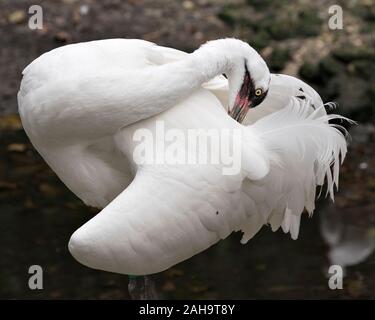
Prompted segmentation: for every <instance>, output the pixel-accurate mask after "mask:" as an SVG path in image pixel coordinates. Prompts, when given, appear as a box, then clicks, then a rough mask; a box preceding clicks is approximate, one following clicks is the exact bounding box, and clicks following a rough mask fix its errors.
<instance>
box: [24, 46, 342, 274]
mask: <svg viewBox="0 0 375 320" xmlns="http://www.w3.org/2000/svg"><path fill="white" fill-rule="evenodd" d="M222 74H225V75H226V76H227V77H228V80H226V79H225V78H224V77H223V76H222ZM23 75H24V76H23V80H22V83H21V88H20V91H19V94H18V101H19V113H20V116H21V119H22V123H23V126H24V129H25V131H26V132H27V134H28V136H29V138H30V140H31V142H32V143H33V145H34V146H35V148H36V149H37V150H38V151H39V152H40V154H41V155H42V156H43V158H44V159H45V160H46V162H47V163H48V164H49V165H50V167H51V168H52V169H53V170H54V171H55V172H56V174H57V175H58V176H59V177H60V179H61V180H62V181H63V182H64V183H65V184H66V185H67V186H68V188H69V189H70V190H72V191H73V192H74V193H75V194H76V195H77V196H78V197H79V198H80V199H82V200H83V201H84V202H85V203H86V204H88V205H91V206H95V207H98V208H104V209H103V210H102V211H101V212H100V213H99V214H98V215H96V216H95V217H93V218H92V219H91V220H90V221H88V222H87V223H86V224H84V225H83V226H82V227H81V228H79V229H78V230H77V231H76V232H75V233H74V234H73V235H72V237H71V239H70V242H69V250H70V252H71V253H72V255H73V256H74V257H75V258H76V259H77V260H78V261H79V262H81V263H83V264H85V265H87V266H89V267H91V268H95V269H101V270H105V271H110V272H117V273H123V274H132V275H145V274H152V273H157V272H160V271H163V270H165V269H167V268H169V267H171V266H173V265H175V264H176V263H178V262H181V261H183V260H185V259H188V258H189V257H191V256H193V255H195V254H197V253H199V252H201V251H203V250H205V249H207V248H208V247H210V246H211V245H213V244H215V243H216V242H218V241H219V240H221V239H224V238H226V237H227V236H228V235H229V234H230V233H232V232H233V231H239V230H241V231H242V232H243V238H242V242H243V243H245V242H247V241H248V240H249V239H250V238H251V237H252V236H254V235H255V234H256V233H257V232H258V231H259V229H260V228H261V227H262V226H263V225H264V224H270V225H271V228H272V230H274V231H275V230H277V229H278V228H279V227H280V226H282V228H283V230H284V231H285V232H290V233H291V236H292V238H293V239H296V238H297V236H298V232H299V223H300V216H301V214H302V212H303V211H304V209H306V210H307V211H308V212H309V213H310V214H311V213H312V212H313V210H314V202H315V190H316V187H317V186H321V185H322V184H323V183H324V180H325V179H326V180H327V188H328V192H329V193H330V194H331V195H332V196H333V188H334V185H337V184H338V173H339V164H340V160H343V159H344V157H345V153H346V140H345V137H344V136H343V134H342V133H341V132H340V130H339V129H338V128H337V127H335V126H333V125H330V124H329V123H328V120H330V119H333V118H340V116H337V115H327V114H326V112H325V110H324V106H323V104H322V101H321V99H320V97H319V95H318V94H317V93H316V92H315V91H314V90H313V89H312V88H311V87H309V86H308V85H306V84H305V83H303V82H302V81H300V80H298V79H295V78H293V77H288V76H284V75H270V73H269V71H268V68H267V66H266V64H265V62H264V61H263V59H262V58H261V57H260V56H259V54H258V53H257V52H256V51H255V50H254V49H252V48H251V47H250V46H249V45H248V44H246V43H244V42H242V41H240V40H235V39H222V40H215V41H210V42H208V43H207V44H205V45H203V46H202V47H201V48H199V49H198V50H196V51H195V52H193V53H192V54H186V53H184V52H181V51H177V50H175V49H171V48H165V47H160V46H157V45H155V44H153V43H150V42H146V41H142V40H125V39H111V40H101V41H93V42H87V43H79V44H73V45H68V46H64V47H61V48H58V49H55V50H52V51H50V52H48V53H45V54H43V55H42V56H40V57H39V58H38V59H36V60H35V61H33V62H32V63H31V64H30V65H29V66H28V67H26V68H25V70H24V72H23ZM270 81H271V82H270ZM266 96H267V98H266ZM264 99H265V100H264ZM263 100H264V102H263V103H261V102H262V101H263ZM258 104H259V106H258V107H256V108H253V109H250V111H249V108H251V107H255V106H256V105H258ZM228 106H229V109H228ZM314 109H315V110H314ZM248 111H249V112H248ZM228 112H229V114H230V115H231V116H232V117H233V118H235V119H236V120H238V121H235V120H234V119H233V118H232V117H231V116H229V115H228ZM157 121H163V123H164V124H165V127H166V130H167V129H171V128H178V129H179V130H181V131H182V132H183V133H186V134H187V131H188V130H189V129H194V128H196V129H212V128H213V129H220V130H222V129H238V130H240V131H241V133H242V137H243V141H244V142H242V144H241V147H242V154H243V159H242V160H243V161H242V167H241V170H240V172H239V173H238V174H236V175H232V176H229V175H223V174H222V171H221V169H222V167H223V164H222V163H220V164H218V165H210V164H207V165H188V164H186V165H180V164H175V165H168V164H152V163H151V164H137V163H136V162H135V161H134V158H133V153H134V150H135V148H136V147H137V143H136V141H134V139H133V135H134V133H135V132H136V131H137V129H141V128H146V129H148V130H150V131H151V132H152V133H153V134H154V135H156V122H157ZM239 122H242V124H241V123H239ZM331 167H332V171H331Z"/></svg>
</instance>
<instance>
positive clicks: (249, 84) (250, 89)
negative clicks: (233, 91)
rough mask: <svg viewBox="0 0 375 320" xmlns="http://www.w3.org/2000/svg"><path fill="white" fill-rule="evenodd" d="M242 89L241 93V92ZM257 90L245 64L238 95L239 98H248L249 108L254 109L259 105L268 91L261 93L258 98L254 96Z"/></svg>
mask: <svg viewBox="0 0 375 320" xmlns="http://www.w3.org/2000/svg"><path fill="white" fill-rule="evenodd" d="M242 89H243V91H242ZM256 89H257V88H255V85H254V81H253V79H252V78H251V75H250V72H249V70H248V69H247V66H246V63H245V77H244V82H243V84H242V87H241V90H240V95H241V97H246V96H245V94H246V95H247V97H248V98H249V101H251V107H255V106H257V105H258V104H260V103H261V102H262V101H263V100H264V99H265V98H266V96H267V93H268V90H267V91H265V92H263V93H262V94H261V95H260V96H257V95H255V91H256Z"/></svg>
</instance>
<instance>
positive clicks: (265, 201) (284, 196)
mask: <svg viewBox="0 0 375 320" xmlns="http://www.w3.org/2000/svg"><path fill="white" fill-rule="evenodd" d="M308 103H309V101H307V100H300V99H298V98H292V99H291V100H290V103H289V104H288V105H287V106H286V107H285V108H283V109H282V110H280V111H278V112H275V113H273V114H271V115H268V116H267V117H264V118H262V119H260V120H258V121H257V122H256V123H255V124H254V125H251V126H249V128H250V129H251V130H255V131H256V132H257V133H258V136H259V137H260V138H261V139H262V140H263V142H264V144H265V145H266V146H267V149H268V150H272V151H273V152H274V153H275V154H277V155H278V157H277V158H274V159H272V161H271V164H270V171H269V174H268V175H267V176H266V177H265V178H264V179H262V180H259V181H256V182H253V181H245V183H244V185H243V191H244V192H245V193H246V194H247V196H248V197H249V198H251V199H253V200H254V202H255V203H256V204H257V208H258V211H259V213H260V214H259V215H258V219H259V221H255V223H254V222H253V223H252V224H251V223H250V224H249V225H248V232H247V234H246V233H245V235H244V238H243V242H246V241H248V240H249V239H250V238H251V237H252V236H253V235H254V234H255V233H256V232H257V231H258V230H259V229H260V228H261V226H262V225H263V224H267V223H269V224H270V225H271V228H272V230H273V231H275V230H277V229H278V228H279V227H280V226H282V228H283V230H284V232H290V233H291V237H292V238H293V239H296V238H297V237H298V233H299V225H300V218H301V214H302V212H303V211H304V210H305V209H306V210H307V212H308V213H309V214H312V212H313V210H314V208H315V198H316V187H317V186H322V185H323V184H324V182H326V183H327V193H328V194H330V196H331V198H332V199H333V193H334V187H335V186H336V187H338V179H339V166H340V163H341V162H342V161H343V160H344V157H345V154H346V151H347V146H346V140H345V136H344V135H343V133H342V130H344V129H343V128H338V127H337V126H335V125H330V124H328V121H329V120H331V119H340V118H342V117H341V116H338V115H321V114H322V112H321V110H319V109H317V110H315V111H314V112H313V113H310V111H309V108H308V106H307V104H308ZM321 108H324V107H323V106H322V107H321ZM340 130H341V131H340ZM344 131H345V130H344Z"/></svg>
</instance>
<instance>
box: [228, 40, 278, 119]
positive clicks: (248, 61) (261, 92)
mask: <svg viewBox="0 0 375 320" xmlns="http://www.w3.org/2000/svg"><path fill="white" fill-rule="evenodd" d="M241 49H242V50H243V52H242V54H239V55H238V56H237V57H236V59H234V63H233V64H232V67H231V68H230V70H229V72H228V74H227V77H228V81H229V115H230V116H231V117H232V118H234V119H235V120H237V121H238V122H242V120H243V119H244V118H245V116H246V113H247V111H248V110H249V109H250V108H253V107H256V106H257V105H258V104H260V103H261V102H262V101H263V100H264V99H265V98H266V96H267V93H268V88H269V84H270V79H271V75H270V71H269V70H268V67H267V64H266V63H265V61H264V60H263V58H262V57H261V56H260V55H259V54H258V52H256V51H255V50H254V49H253V48H252V47H250V46H249V45H248V44H246V43H243V46H242V48H241Z"/></svg>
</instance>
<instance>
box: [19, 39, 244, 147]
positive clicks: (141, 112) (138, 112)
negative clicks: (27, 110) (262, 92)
mask: <svg viewBox="0 0 375 320" xmlns="http://www.w3.org/2000/svg"><path fill="white" fill-rule="evenodd" d="M244 45H245V44H244V43H243V42H242V41H240V40H235V39H221V40H214V41H210V42H208V43H206V44H205V45H203V46H202V47H200V48H199V49H198V50H196V51H195V52H193V53H192V54H189V55H186V57H185V58H182V59H181V60H178V61H175V62H170V63H166V64H163V65H151V66H145V67H143V68H138V69H134V70H133V69H130V70H124V69H122V68H112V69H110V70H99V71H98V72H97V73H90V74H83V75H82V76H80V77H74V76H72V77H67V78H64V79H61V80H60V79H56V80H55V81H54V82H53V83H52V84H51V85H49V86H44V87H43V88H42V89H40V90H39V91H38V94H39V96H40V97H39V96H37V97H35V99H36V100H38V99H40V100H43V104H41V105H42V107H40V110H39V111H38V112H37V111H35V112H33V113H32V114H31V115H30V116H28V117H34V118H35V120H33V121H34V122H36V123H37V125H36V126H34V127H33V130H32V131H33V134H34V135H43V136H46V137H45V139H46V140H47V138H48V139H49V140H51V142H52V143H56V139H57V140H58V141H65V140H73V139H74V140H78V141H80V140H82V139H88V138H90V139H96V138H99V137H102V136H105V135H111V134H114V133H115V132H116V131H117V130H119V129H120V128H121V127H124V126H127V125H130V124H132V123H135V122H137V121H140V120H143V119H147V118H150V117H153V116H155V115H157V114H159V113H161V112H163V111H165V110H168V109H170V108H172V107H173V106H175V105H176V104H178V103H179V102H181V101H183V100H184V99H186V98H188V97H189V96H190V95H191V94H192V93H194V91H196V90H198V89H199V88H200V87H201V85H202V84H203V83H204V82H207V81H208V80H210V79H212V78H214V77H215V76H217V75H220V74H223V73H229V72H231V71H232V69H233V70H235V69H236V66H238V65H239V61H241V59H243V55H244V52H248V51H246V50H244ZM248 48H250V47H248ZM228 78H229V75H228ZM230 86H231V83H230ZM46 97H47V98H46ZM202 107H204V106H202ZM21 109H22V108H21ZM62 110H63V111H62ZM47 111H48V112H47ZM41 115H42V116H41ZM30 121H31V120H30ZM61 123H64V126H61ZM82 124H85V125H82ZM30 132H31V130H30ZM46 132H53V133H54V134H53V135H51V134H47V135H46V134H45V133H46ZM49 137H50V138H49ZM68 137H69V139H68Z"/></svg>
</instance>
